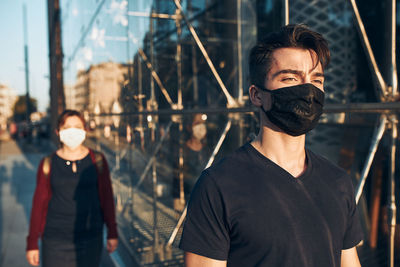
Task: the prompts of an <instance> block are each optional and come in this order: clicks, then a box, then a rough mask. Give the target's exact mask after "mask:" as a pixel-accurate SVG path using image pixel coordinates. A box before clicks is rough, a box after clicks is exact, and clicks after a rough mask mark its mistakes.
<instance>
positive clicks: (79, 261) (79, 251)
mask: <svg viewBox="0 0 400 267" xmlns="http://www.w3.org/2000/svg"><path fill="white" fill-rule="evenodd" d="M56 133H57V135H58V136H59V138H60V142H61V148H60V149H58V150H57V151H56V152H54V153H53V154H52V155H50V156H48V157H45V158H44V159H42V161H41V162H40V165H39V168H38V171H37V184H36V189H35V193H34V197H33V205H32V212H31V221H30V227H29V235H28V238H27V252H26V257H27V260H28V262H29V263H30V264H31V265H33V266H38V265H39V246H38V240H39V239H41V241H42V242H41V260H40V261H41V263H42V266H44V267H49V266H51V267H53V266H57V267H63V266H66V267H67V266H68V267H74V266H77V267H83V266H84V267H92V266H93V267H98V266H99V265H100V259H101V252H102V248H103V226H104V223H105V224H106V226H107V229H108V234H107V250H108V252H109V253H111V252H113V251H114V250H115V249H116V247H117V245H118V239H117V238H118V237H117V226H116V222H115V208H114V199H113V193H112V187H111V180H110V172H109V169H108V164H107V161H106V159H105V157H104V155H102V154H101V153H99V152H95V151H93V150H91V149H89V148H87V147H86V146H84V145H83V144H82V143H83V141H84V140H85V137H86V131H85V120H84V118H83V116H82V115H81V114H80V113H79V112H78V111H75V110H65V111H64V112H63V113H62V114H61V115H60V117H59V120H58V126H57V130H56Z"/></svg>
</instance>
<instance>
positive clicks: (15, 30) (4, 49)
mask: <svg viewBox="0 0 400 267" xmlns="http://www.w3.org/2000/svg"><path fill="white" fill-rule="evenodd" d="M24 3H25V4H26V10H27V28H28V38H27V42H28V49H29V70H30V71H29V83H30V85H29V89H30V95H31V97H33V98H36V99H37V100H38V109H39V111H45V110H46V108H47V107H48V106H49V98H50V97H49V78H48V76H49V60H48V54H49V53H48V35H47V33H48V30H47V0H0V40H1V41H0V83H2V84H6V85H8V86H9V87H11V88H13V89H14V90H15V93H16V94H17V95H23V94H25V93H26V86H25V71H24V70H25V69H24V66H25V65H24V64H25V63H24V28H23V4H24Z"/></svg>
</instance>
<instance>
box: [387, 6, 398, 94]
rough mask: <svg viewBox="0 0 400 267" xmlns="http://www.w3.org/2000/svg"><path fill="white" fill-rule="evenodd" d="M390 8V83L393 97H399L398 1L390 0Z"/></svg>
mask: <svg viewBox="0 0 400 267" xmlns="http://www.w3.org/2000/svg"><path fill="white" fill-rule="evenodd" d="M387 4H388V6H390V12H388V13H390V15H389V16H387V17H388V19H390V35H389V38H390V61H391V63H390V71H389V72H390V76H391V77H390V82H391V83H392V84H391V86H392V92H391V93H392V97H393V98H394V97H395V96H396V95H397V91H398V78H397V64H396V0H388V1H387Z"/></svg>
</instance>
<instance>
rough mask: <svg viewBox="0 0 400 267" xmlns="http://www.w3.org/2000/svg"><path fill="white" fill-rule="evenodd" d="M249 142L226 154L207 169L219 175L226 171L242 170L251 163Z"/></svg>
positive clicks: (212, 173) (209, 172) (211, 173)
mask: <svg viewBox="0 0 400 267" xmlns="http://www.w3.org/2000/svg"><path fill="white" fill-rule="evenodd" d="M247 145H248V144H245V145H243V146H241V147H239V148H237V149H236V150H235V151H233V152H232V153H230V154H228V155H226V156H224V157H223V158H222V159H220V160H219V161H218V162H215V163H214V164H213V165H211V166H210V167H209V168H207V169H206V170H205V171H206V172H207V173H208V174H209V175H211V176H212V175H219V174H224V173H231V172H237V171H239V172H240V171H241V170H242V169H243V166H248V165H249V164H251V161H250V158H249V155H248V148H247Z"/></svg>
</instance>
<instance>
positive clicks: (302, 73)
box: [272, 69, 304, 78]
mask: <svg viewBox="0 0 400 267" xmlns="http://www.w3.org/2000/svg"><path fill="white" fill-rule="evenodd" d="M283 73H290V74H295V75H304V72H303V71H300V70H292V69H284V70H280V71H277V72H275V73H274V74H272V78H275V77H276V76H278V75H280V74H283Z"/></svg>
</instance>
